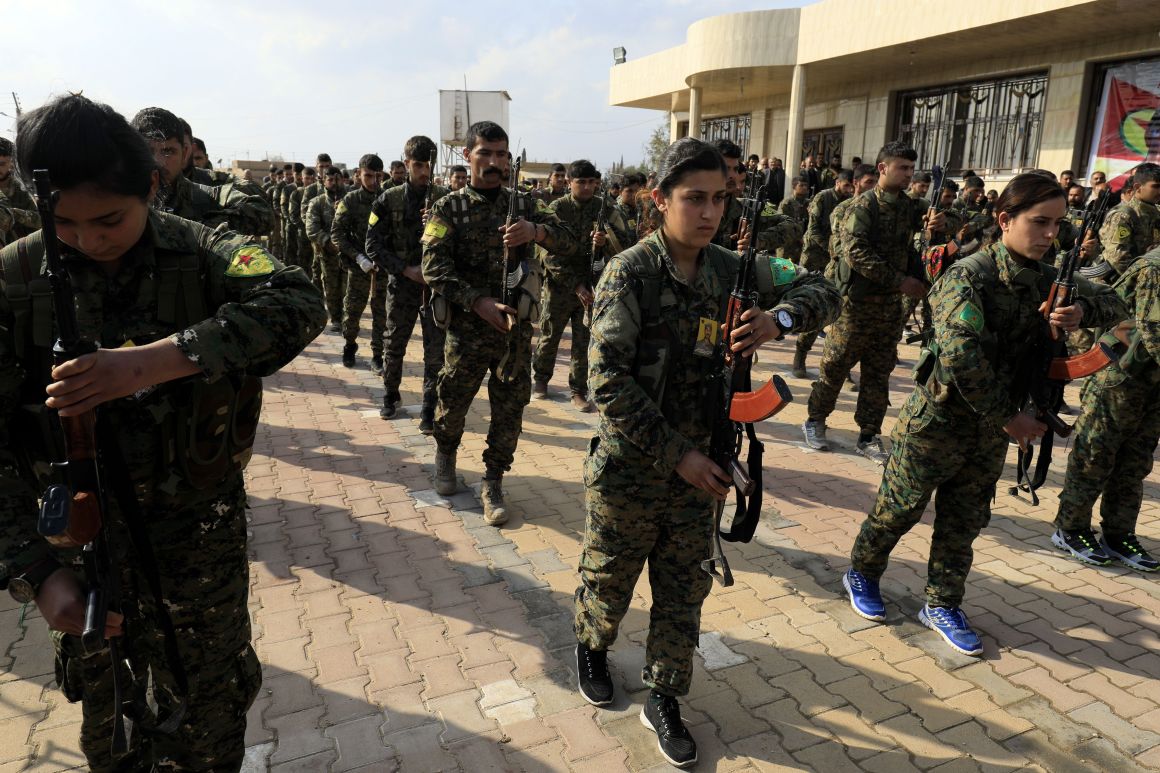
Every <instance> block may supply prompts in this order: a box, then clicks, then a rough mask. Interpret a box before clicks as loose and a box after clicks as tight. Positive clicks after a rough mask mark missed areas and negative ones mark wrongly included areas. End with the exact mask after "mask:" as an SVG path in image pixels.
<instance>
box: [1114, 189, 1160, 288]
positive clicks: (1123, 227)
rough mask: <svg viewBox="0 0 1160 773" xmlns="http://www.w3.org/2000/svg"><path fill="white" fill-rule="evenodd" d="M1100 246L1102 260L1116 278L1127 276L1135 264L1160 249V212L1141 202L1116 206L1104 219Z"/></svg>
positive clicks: (1135, 200) (1152, 206) (1132, 201)
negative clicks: (1150, 251) (1144, 255)
mask: <svg viewBox="0 0 1160 773" xmlns="http://www.w3.org/2000/svg"><path fill="white" fill-rule="evenodd" d="M1100 244H1101V245H1103V251H1102V252H1101V253H1100V258H1101V259H1102V260H1104V261H1106V262H1107V263H1108V265H1110V266H1111V267H1112V268H1114V269H1115V270H1116V273H1117V274H1122V273H1124V272H1125V271H1127V270H1128V266H1130V265H1132V261H1134V260H1135V259H1136V258H1138V257H1140V256H1141V255H1143V254H1144V253H1145V252H1148V251H1149V250H1150V249H1152V248H1153V247H1156V246H1157V245H1160V209H1157V207H1156V205H1155V204H1149V203H1147V202H1144V201H1140V200H1139V199H1132V200H1131V201H1129V202H1126V203H1122V204H1117V205H1116V206H1115V207H1114V208H1113V209H1112V210H1111V211H1110V212H1108V214H1107V216H1106V217H1105V218H1104V225H1103V227H1102V228H1100ZM1109 281H1110V280H1109Z"/></svg>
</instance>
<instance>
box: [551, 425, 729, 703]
mask: <svg viewBox="0 0 1160 773" xmlns="http://www.w3.org/2000/svg"><path fill="white" fill-rule="evenodd" d="M652 462H653V460H652V459H645V460H640V461H633V462H630V461H628V460H625V459H623V458H620V457H618V456H614V455H611V454H610V453H609V449H608V444H607V442H606V441H603V440H600V439H599V438H593V439H592V444H591V445H590V446H589V453H588V458H587V459H586V460H585V463H584V486H585V494H584V507H585V510H586V515H587V520H586V523H585V528H584V546H583V550H582V552H581V554H580V587H579V588H577V589H576V600H575V619H574V622H573V630H574V631H575V633H576V638H577V639H578V640H579V641H580V642H582V643H583V644H584V645H585V646H586V647H588V648H590V649H595V650H605V649H608V648H609V647H610V646H612V643H613V642H614V641H616V634H617V630H618V628H619V626H620V622H621V620H623V619H624V615H625V613H626V612H627V611H628V607H629V604H630V603H631V601H632V592H633V588H634V587H635V586H636V581H637V579H638V578H639V577H640V574H641V572H642V571H643V570H644V566H645V563H646V562H647V563H648V580H649V588H650V590H651V592H652V606H651V610H650V617H649V628H648V642H647V643H646V645H645V666H644V670H643V671H642V673H641V679H642V680H643V681H644V683H645V684H647V685H648V686H649V687H651V688H653V689H655V690H658V691H659V692H661V693H664V694H666V695H673V696H681V695H687V694H688V692H689V686H690V684H691V682H692V678H693V650H694V649H695V648H696V646H697V639H698V636H699V634H700V631H701V604H702V603H703V602H704V601H705V597H706V596H708V595H709V590H710V589H711V588H712V586H713V580H712V578H711V577H710V576H709V575H708V574H707V573H706V572H705V571H703V570H702V569H701V562H702V561H704V560H705V559H707V558H708V557H709V543H710V537H711V534H712V528H713V515H714V513H713V502H712V499H710V498H709V496H708V495H707V494H705V493H704V492H702V491H700V490H699V489H696V488H693V487H692V486H690V485H689V484H688V483H686V482H685V481H684V480H683V479H681V478H680V477H679V476H678V475H676V474H675V473H674V474H673V475H671V476H670V477H669V478H668V479H667V480H659V479H658V478H657V475H656V469H655V468H654V467H653V466H652Z"/></svg>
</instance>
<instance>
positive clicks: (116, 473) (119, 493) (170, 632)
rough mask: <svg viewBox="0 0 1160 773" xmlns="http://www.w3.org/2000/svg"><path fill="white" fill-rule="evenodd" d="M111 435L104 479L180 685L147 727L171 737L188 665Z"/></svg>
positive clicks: (181, 712)
mask: <svg viewBox="0 0 1160 773" xmlns="http://www.w3.org/2000/svg"><path fill="white" fill-rule="evenodd" d="M110 434H112V433H107V432H99V433H98V437H99V438H101V440H100V445H101V455H102V457H104V459H106V460H108V462H109V464H105V465H102V466H101V474H102V476H107V479H108V480H109V482H110V484H111V488H112V492H113V496H114V498H115V499H116V500H117V505H118V506H119V507H120V509H121V514H122V515H123V516H124V518H125V525H126V526H127V527H128V530H129V539H130V540H131V541H132V543H133V549H134V550H135V551H136V553H137V556H138V558H140V560H141V569H142V573H143V574H144V575H145V581H146V582H147V583H148V584H149V592H150V594H151V595H152V596H153V605H154V607H155V610H154V613H155V614H156V618H157V624H158V625H159V626H160V627H161V633H162V638H163V640H164V647H165V660H166V662H167V663H168V665H169V672H170V673H171V674H172V675H173V679H174V681H175V682H176V686H177V693H178V694H177V706H176V707H174V709H173V711H172V712H171V713H170V715H169V716H168V717H166V718H165V719H164V720H161V718H160V717H158V722H157V724H156V725H155V726H154V727H150V728H148V729H149V730H152V731H154V732H157V733H163V734H166V735H168V734H171V733H173V732H175V731H176V730H177V728H178V726H179V725H180V724H181V721H182V719H184V717H185V712H186V709H187V707H188V704H189V679H188V677H187V675H186V673H185V664H184V663H183V662H182V660H181V654H180V653H179V652H178V651H177V631H176V630H175V629H174V627H173V618H171V617H170V615H169V607H167V606H166V604H165V598H164V595H163V594H162V592H161V575H160V572H159V571H158V569H157V556H156V554H155V553H154V552H153V544H152V543H151V542H150V541H149V535H148V533H147V532H146V530H145V518H144V516H143V514H142V513H141V504H140V502H138V501H137V493H136V492H135V491H134V490H133V482H132V481H131V480H130V479H129V468H128V466H127V465H126V463H125V455H124V453H122V451H121V444H120V443H118V442H117V441H116V439H114V438H110V437H109V435H110Z"/></svg>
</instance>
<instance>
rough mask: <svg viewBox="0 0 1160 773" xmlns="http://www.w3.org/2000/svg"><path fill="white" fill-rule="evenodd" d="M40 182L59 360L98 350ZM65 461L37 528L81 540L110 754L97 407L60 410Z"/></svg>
mask: <svg viewBox="0 0 1160 773" xmlns="http://www.w3.org/2000/svg"><path fill="white" fill-rule="evenodd" d="M32 178H33V182H34V184H35V188H36V209H37V211H38V212H39V214H40V222H41V228H42V231H43V233H42V235H43V237H44V256H45V262H46V264H47V268H48V282H49V285H50V286H51V288H52V310H53V316H54V317H55V318H56V325H57V331H58V337H57V339H56V343H55V344H54V345H53V347H52V360H53V365H54V366H57V365H62V364H64V363H66V362H68V361H70V360H75V359H76V358H77V357H80V356H82V355H85V354H91V353H93V352H95V351H97V345H96V344H95V343H94V342H93V341H89V340H86V339H84V338H81V335H80V329H79V325H78V323H77V311H76V302H75V301H74V299H73V286H72V278H71V277H70V276H69V273H68V270H67V269H66V268H65V267H64V263H63V261H62V260H61V256H60V245H59V244H58V242H57V236H56V220H55V218H54V216H53V210H54V208H55V205H56V199H57V194H56V193H54V192H53V190H52V184H51V182H50V180H49V177H48V171H47V170H45V169H37V170H35V171H34V172H33V173H32ZM59 418H60V426H61V430H62V432H63V434H64V446H65V461H63V462H55V463H54V464H53V466H54V467H56V468H58V469H60V470H63V471H64V474H65V480H66V481H67V483H64V484H54V485H51V486H49V487H48V490H47V491H45V492H44V499H43V502H42V504H41V509H40V520H39V522H38V524H37V530H38V531H39V532H40V534H41V536H43V537H44V538H45V539H46V540H48V542H49V543H50V544H52V545H54V546H56V547H61V548H75V547H82V546H83V549H82V551H81V555H82V557H83V559H84V567H85V572H84V573H85V584H86V586H87V587H88V595H87V598H86V600H85V627H84V632H83V633H82V634H81V642H82V643H83V644H84V647H85V651H86V652H98V651H100V650H101V649H102V647H103V646H104V645H105V643H106V642H107V643H108V648H109V659H110V662H111V663H112V671H113V705H114V708H113V754H114V755H118V754H124V753H125V752H126V751H127V750H128V735H127V733H126V726H125V715H124V712H123V707H124V705H125V703H126V702H127V700H128V696H127V694H126V690H125V684H124V676H125V673H124V672H125V671H127V668H125V660H124V656H123V654H122V652H121V647H120V637H118V636H114V637H111V638H109V639H106V638H105V619H106V615H107V614H108V612H109V611H110V610H112V611H117V612H119V611H120V608H121V570H120V566H119V562H118V560H117V554H116V552H115V551H113V550H112V549H110V546H109V535H108V530H107V529H106V528H103V527H104V525H105V518H104V513H105V512H106V510H107V507H108V506H107V500H106V497H105V490H104V489H103V488H102V486H101V474H100V462H99V460H98V450H97V412H96V411H95V410H92V411H87V412H86V413H83V414H81V415H80V416H61V417H59Z"/></svg>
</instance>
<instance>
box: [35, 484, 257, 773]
mask: <svg viewBox="0 0 1160 773" xmlns="http://www.w3.org/2000/svg"><path fill="white" fill-rule="evenodd" d="M245 506H246V495H245V490H244V489H243V488H242V485H241V481H240V479H239V480H238V481H237V482H236V483H234V484H233V485H231V486H229V487H228V488H227V490H226V491H225V492H224V493H223V495H222V496H220V497H218V498H216V499H213V500H211V501H209V502H202V503H201V504H199V505H191V506H188V507H182V508H180V509H175V510H171V511H168V512H165V513H164V514H160V513H156V512H147V513H146V517H147V518H148V519H149V527H148V528H149V533H150V539H151V541H152V543H153V545H154V550H155V551H156V558H157V565H158V566H157V568H158V572H159V575H160V581H161V592H162V598H163V599H164V600H165V602H166V605H167V606H168V608H169V610H170V617H171V620H172V622H173V626H174V629H175V631H176V633H177V649H178V655H179V657H180V658H181V661H182V663H183V665H184V670H185V673H186V677H187V679H188V682H189V695H188V707H187V709H186V713H185V716H184V718H183V719H182V721H181V723H180V725H179V726H178V728H177V730H176V731H175V732H173V733H171V734H161V733H158V732H156V731H153V732H150V731H149V730H147V729H146V728H144V727H142V726H141V725H140V724H138V725H137V726H136V727H134V729H133V732H132V733H131V734H130V737H129V740H130V746H129V751H128V753H127V754H126V755H125V756H123V757H117V758H114V757H113V756H112V751H111V748H110V744H111V739H112V728H113V718H114V700H113V671H112V668H113V666H112V664H111V662H110V659H109V651H108V649H103V650H101V651H98V652H92V653H88V652H86V651H85V649H84V646H83V645H82V644H81V641H80V637H78V636H72V635H68V634H61V633H58V632H54V633H53V641H54V645H55V648H56V677H57V681H58V683H59V684H60V686H61V690H62V692H63V693H64V695H65V697H66V698H68V700H69V701H72V702H75V701H78V700H79V701H81V703H82V706H81V709H82V722H81V739H80V741H81V750H82V751H83V752H84V754H85V758H86V759H87V761H88V764H89V767H90V768H91V769H92V770H94V771H98V773H104V772H105V771H125V770H172V771H186V770H190V771H192V770H220V771H226V770H235V771H236V770H238V769H239V768H240V767H241V764H242V757H243V754H244V753H245V735H246V712H247V711H248V710H249V707H250V704H252V703H253V701H254V698H255V697H256V696H257V694H258V689H259V687H260V685H261V682H262V669H261V665H260V664H259V662H258V657H257V655H256V654H255V653H254V650H253V647H251V645H250V616H249V612H248V610H247V596H248V591H249V577H250V575H249V564H248V561H247V557H246V518H245ZM155 516H156V517H157V518H156V520H155V519H154V517H155ZM167 532H169V533H167ZM126 542H127V537H126V539H125V540H124V541H122V542H121V544H125V543H126ZM123 567H124V570H123V571H122V583H123V588H124V593H123V602H124V603H123V604H122V611H123V612H124V614H125V623H124V636H123V637H121V639H120V640H119V641H120V642H121V644H122V647H123V650H124V653H123V654H124V655H126V656H128V657H129V659H130V662H131V663H132V665H133V671H134V675H135V677H136V681H135V682H134V683H133V687H132V688H131V689H129V690H128V691H127V692H128V694H129V695H132V696H133V697H134V698H136V699H137V701H135V702H136V703H137V705H138V706H141V707H144V705H145V698H146V697H147V696H146V676H147V675H150V676H151V677H152V681H153V684H152V688H153V689H152V691H151V697H152V698H153V700H155V701H156V704H157V709H158V716H159V717H160V719H162V720H164V719H165V718H166V716H167V715H168V714H169V712H171V711H172V709H173V707H174V705H175V702H176V695H177V692H178V690H177V682H176V679H175V677H174V674H173V673H172V671H171V669H170V667H169V661H168V660H167V658H166V657H165V653H164V649H163V647H164V638H163V636H162V633H161V629H160V627H159V626H158V624H157V619H156V615H155V604H154V599H153V596H152V593H151V592H150V590H149V586H148V584H147V580H146V574H145V572H144V571H143V570H142V569H141V568H140V566H139V565H135V564H134V559H133V558H132V556H130V557H128V558H126V559H125V560H124V564H123ZM118 667H119V668H120V673H121V674H122V675H125V676H127V674H126V671H127V670H126V669H125V668H124V666H123V665H119V666H118ZM122 683H123V684H128V680H127V679H126V680H123V682H122Z"/></svg>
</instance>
